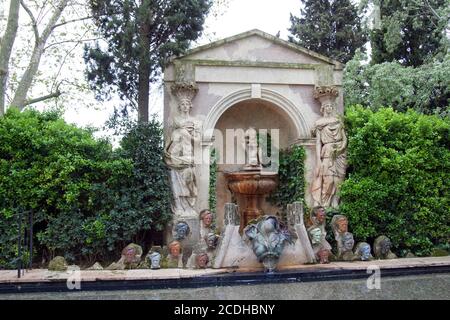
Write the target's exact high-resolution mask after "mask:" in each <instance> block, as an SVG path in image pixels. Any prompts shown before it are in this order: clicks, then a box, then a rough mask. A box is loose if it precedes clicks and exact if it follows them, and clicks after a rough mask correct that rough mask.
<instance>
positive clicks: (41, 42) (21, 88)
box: [11, 0, 69, 110]
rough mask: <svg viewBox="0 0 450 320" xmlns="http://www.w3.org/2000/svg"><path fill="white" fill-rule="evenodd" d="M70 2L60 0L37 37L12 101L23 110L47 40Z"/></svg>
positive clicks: (13, 104) (12, 103)
mask: <svg viewBox="0 0 450 320" xmlns="http://www.w3.org/2000/svg"><path fill="white" fill-rule="evenodd" d="M68 2H69V0H61V1H60V3H59V5H58V6H57V7H56V9H55V11H54V12H53V15H52V17H51V18H50V20H49V22H48V24H47V26H46V27H45V29H44V31H43V32H42V35H41V36H40V37H39V38H38V39H36V43H35V46H34V49H33V53H32V55H31V59H30V63H29V64H28V67H27V69H26V70H25V72H24V74H23V76H22V79H21V80H20V82H19V85H18V86H17V90H16V92H15V94H14V98H13V101H12V102H11V105H12V106H15V107H18V108H19V110H22V109H23V108H24V107H25V106H26V105H27V103H26V101H27V93H28V91H29V90H30V87H31V84H32V82H33V79H34V77H35V76H36V72H37V70H38V68H39V63H40V61H41V57H42V54H43V53H44V49H45V43H46V42H47V39H48V37H49V36H50V34H51V33H52V31H53V27H54V26H55V24H56V22H58V19H59V18H60V17H61V14H62V11H63V10H64V8H65V7H66V6H67V4H68Z"/></svg>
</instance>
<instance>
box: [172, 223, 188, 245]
mask: <svg viewBox="0 0 450 320" xmlns="http://www.w3.org/2000/svg"><path fill="white" fill-rule="evenodd" d="M189 233H190V228H189V225H188V224H187V223H186V222H184V221H179V222H177V223H176V224H175V226H174V227H173V232H172V235H173V238H174V239H175V240H184V239H185V238H186V237H187V236H188V235H189Z"/></svg>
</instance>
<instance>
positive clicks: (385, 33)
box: [370, 0, 450, 67]
mask: <svg viewBox="0 0 450 320" xmlns="http://www.w3.org/2000/svg"><path fill="white" fill-rule="evenodd" d="M373 2H374V4H375V5H376V6H377V8H378V10H379V17H377V19H378V20H379V21H378V22H377V24H376V27H375V28H374V29H373V30H372V32H371V35H370V41H371V44H372V63H374V64H378V63H383V62H392V61H397V62H399V63H400V64H402V65H404V66H414V67H417V66H420V65H422V64H424V63H425V62H427V61H429V60H430V59H431V58H432V57H434V56H435V55H436V54H437V53H442V52H443V53H445V52H446V51H447V50H448V40H447V39H446V36H445V30H446V28H447V27H448V23H449V18H450V16H449V13H450V10H449V6H448V0H426V1H418V0H414V1H411V0H378V1H373Z"/></svg>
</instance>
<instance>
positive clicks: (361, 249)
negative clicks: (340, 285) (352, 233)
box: [354, 242, 373, 261]
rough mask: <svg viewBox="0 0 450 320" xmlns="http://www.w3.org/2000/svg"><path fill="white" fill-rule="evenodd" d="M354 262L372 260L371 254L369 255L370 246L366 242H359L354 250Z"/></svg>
mask: <svg viewBox="0 0 450 320" xmlns="http://www.w3.org/2000/svg"><path fill="white" fill-rule="evenodd" d="M354 255H355V260H361V261H369V260H372V259H373V257H372V254H371V253H370V244H368V243H367V242H359V243H358V244H357V245H356V248H355V252H354Z"/></svg>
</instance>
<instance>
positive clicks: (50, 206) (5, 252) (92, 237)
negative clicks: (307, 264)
mask: <svg viewBox="0 0 450 320" xmlns="http://www.w3.org/2000/svg"><path fill="white" fill-rule="evenodd" d="M149 127H150V131H151V132H146V133H145V132H144V133H142V130H141V129H139V128H138V127H135V128H130V129H129V132H128V134H127V135H126V136H125V138H124V140H123V142H122V148H120V149H119V150H117V151H114V150H113V149H112V146H111V144H110V143H109V142H108V141H105V140H99V139H95V138H94V137H93V133H92V132H91V131H90V130H85V129H80V128H77V127H75V126H73V125H69V124H67V123H65V122H64V120H62V119H61V118H60V117H59V115H58V114H56V113H51V112H50V113H39V112H36V111H25V112H22V113H20V112H19V111H17V110H16V109H13V108H10V109H8V112H7V113H6V115H5V116H4V117H2V118H0V267H1V268H6V267H13V266H14V263H15V260H14V259H15V258H16V257H17V233H18V232H17V226H18V224H17V222H18V212H23V213H24V212H26V211H28V210H32V211H33V212H34V218H35V225H34V232H35V235H36V238H35V245H36V251H35V252H34V256H35V259H36V260H39V261H40V258H41V256H43V257H45V258H46V259H47V260H48V259H50V258H51V257H52V256H54V255H56V254H58V255H64V256H66V258H68V259H69V260H72V261H80V260H87V261H89V262H92V261H93V260H95V259H102V258H107V257H108V256H109V255H111V256H114V255H117V254H118V252H119V250H120V249H121V246H122V245H123V244H124V243H126V242H128V241H133V240H137V241H141V242H142V241H143V237H144V233H145V232H147V231H149V230H151V229H154V228H156V229H161V228H162V224H163V223H164V222H165V221H167V219H168V217H169V216H170V215H169V214H170V213H169V198H168V197H167V193H168V192H169V191H168V190H169V189H168V181H167V179H166V178H167V174H166V172H165V171H164V168H163V166H162V165H161V164H162V159H160V158H161V154H162V153H161V150H162V139H161V128H160V126H159V124H158V123H157V122H153V123H151V124H150V125H149ZM152 130H153V131H152ZM147 131H148V130H147ZM136 132H139V133H140V134H137V133H136ZM149 137H153V140H152V139H150V138H149ZM140 140H145V141H147V143H146V144H143V147H146V149H145V150H143V148H139V147H138V146H137V145H138V143H136V141H137V142H139V141H140ZM149 145H151V147H149ZM155 160H156V163H155ZM149 161H151V162H149ZM149 163H151V165H148V164H149ZM153 188H155V189H157V190H158V192H157V193H156V196H153V195H151V194H152V192H151V191H152V190H153ZM165 192H166V193H165ZM158 196H159V197H158ZM161 198H163V199H164V200H163V201H162V200H161ZM37 256H39V259H37Z"/></svg>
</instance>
